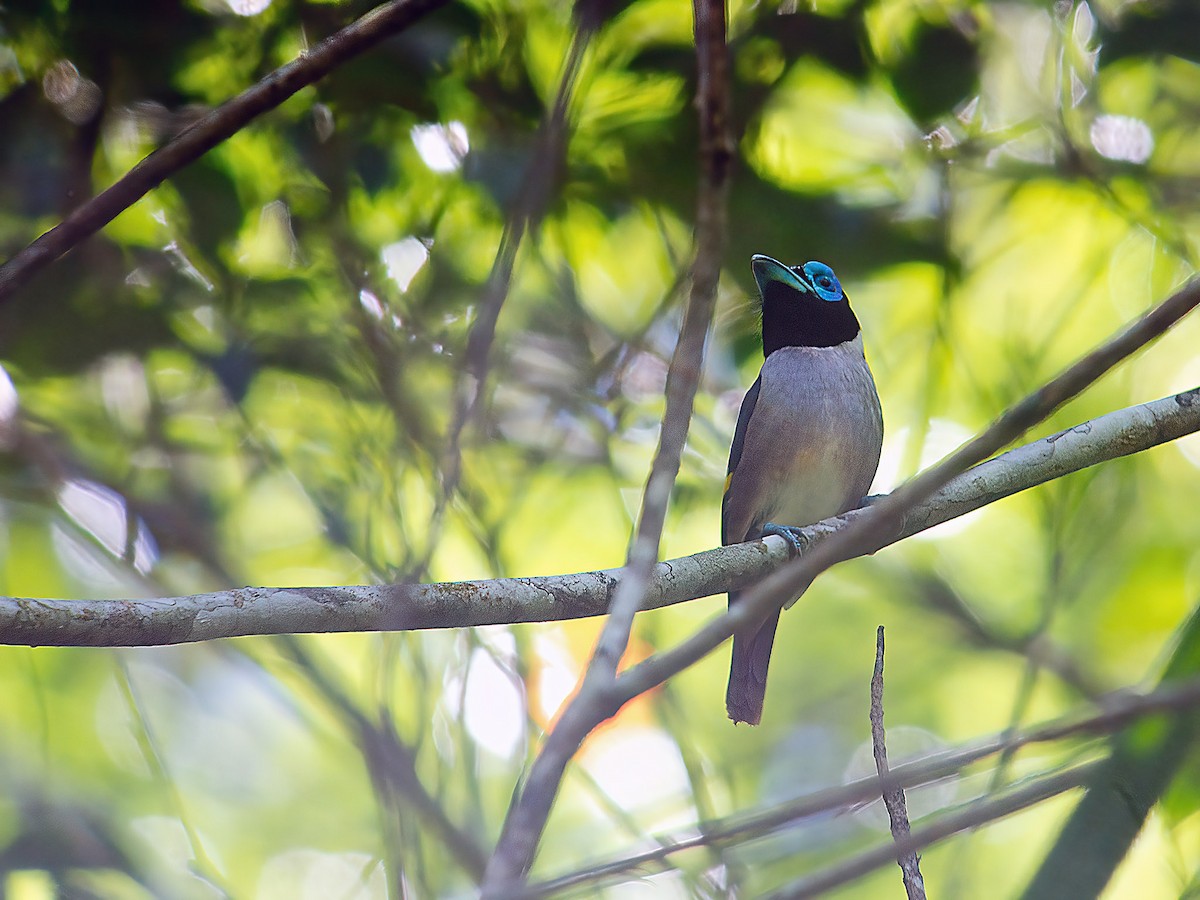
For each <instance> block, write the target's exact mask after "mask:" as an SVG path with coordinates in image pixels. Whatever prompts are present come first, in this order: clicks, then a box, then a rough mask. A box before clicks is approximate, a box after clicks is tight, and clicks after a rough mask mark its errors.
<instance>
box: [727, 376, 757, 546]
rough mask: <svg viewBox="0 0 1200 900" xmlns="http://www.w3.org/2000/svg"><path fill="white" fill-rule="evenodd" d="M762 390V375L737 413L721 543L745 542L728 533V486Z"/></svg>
mask: <svg viewBox="0 0 1200 900" xmlns="http://www.w3.org/2000/svg"><path fill="white" fill-rule="evenodd" d="M761 389H762V373H759V376H758V378H756V379H754V384H752V385H751V386H750V390H748V391H746V396H745V398H744V399H743V400H742V408H741V409H740V410H739V411H738V420H737V427H736V428H735V429H734V430H733V445H732V446H731V447H730V448H729V469H728V474H726V476H725V493H724V494H723V495H722V497H721V543H722V544H723V545H724V544H731V543H737V542H738V541H742V540H745V538H746V536H745V534H737V533H735V532H731V531H730V526H731V525H732V523H731V522H730V512H731V510H730V508H729V486H730V484H732V483H733V472H734V470H735V469H736V468H737V467H738V463H739V462H741V461H742V449H743V448H744V446H745V444H746V429H747V427H748V426H749V425H750V416H752V415H753V414H754V407H755V406H756V405H757V403H758V392H759V390H761Z"/></svg>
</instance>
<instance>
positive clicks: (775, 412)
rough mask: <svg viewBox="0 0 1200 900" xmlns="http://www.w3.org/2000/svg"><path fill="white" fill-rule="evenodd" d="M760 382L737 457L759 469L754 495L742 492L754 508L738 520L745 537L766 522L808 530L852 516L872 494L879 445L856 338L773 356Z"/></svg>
mask: <svg viewBox="0 0 1200 900" xmlns="http://www.w3.org/2000/svg"><path fill="white" fill-rule="evenodd" d="M761 377H762V387H761V390H760V392H759V396H758V403H757V405H756V406H755V408H754V413H753V416H752V418H751V422H750V427H749V428H748V430H747V434H746V446H745V448H744V451H743V459H747V458H748V459H751V460H754V461H755V464H756V466H757V465H760V466H761V468H760V470H759V472H758V474H757V476H756V479H755V480H756V481H759V484H758V485H756V486H755V487H756V488H757V489H756V490H753V491H749V492H746V495H747V496H754V497H755V501H753V502H751V503H750V504H748V505H747V508H746V509H744V510H743V511H742V515H741V516H739V518H742V519H743V520H744V525H745V529H746V531H747V532H749V533H751V534H753V533H754V532H755V530H756V529H758V528H761V527H762V525H763V524H764V523H766V522H774V523H776V524H780V525H809V524H812V523H813V522H818V521H820V520H821V519H824V518H827V517H828V516H832V515H836V514H837V513H840V512H844V511H845V510H847V509H849V508H852V507H853V506H854V505H855V504H857V502H858V501H859V500H860V499H861V498H862V497H863V496H865V495H866V493H867V491H868V490H869V489H870V487H871V481H872V479H873V478H874V477H875V470H876V469H877V468H878V466H879V453H880V448H881V447H882V444H883V415H882V412H881V411H880V407H879V395H878V394H877V393H876V390H875V381H874V379H873V378H872V376H871V370H870V368H869V367H868V366H867V361H866V359H865V358H864V356H863V349H862V337H861V335H859V336H857V337H855V339H854V340H852V341H847V342H846V343H844V344H839V345H837V346H834V347H784V348H781V349H779V350H776V351H775V352H774V353H772V354H771V355H770V356H769V357H768V358H767V360H766V362H765V363H764V364H763V368H762V376H761ZM739 468H742V467H739ZM734 477H735V478H736V477H737V474H736V473H735V475H734ZM730 524H734V523H730ZM735 527H736V526H735Z"/></svg>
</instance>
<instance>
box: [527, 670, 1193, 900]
mask: <svg viewBox="0 0 1200 900" xmlns="http://www.w3.org/2000/svg"><path fill="white" fill-rule="evenodd" d="M1097 703H1098V704H1099V706H1100V707H1101V710H1102V711H1101V712H1098V713H1093V714H1091V715H1088V716H1084V717H1080V716H1077V715H1076V716H1066V717H1063V718H1061V719H1057V720H1055V721H1052V722H1046V723H1044V724H1042V725H1038V726H1036V727H1032V728H1028V729H1026V730H1024V731H1021V732H1017V733H1005V734H1000V735H996V736H994V737H991V738H988V739H985V740H983V741H977V742H972V743H970V744H965V745H962V746H960V747H956V748H953V749H949V750H943V751H940V752H937V753H933V754H931V755H929V756H927V757H923V758H921V759H918V760H913V761H910V762H906V763H902V764H901V765H898V766H895V767H893V768H892V769H891V770H890V771H889V773H888V775H887V776H886V777H883V778H880V777H878V776H876V775H872V776H868V777H865V778H860V779H858V780H857V781H852V782H850V783H848V784H844V785H838V786H837V787H830V788H825V789H823V790H820V791H817V792H815V793H812V794H808V795H806V796H803V797H799V798H797V799H795V800H791V801H789V802H787V803H782V804H779V805H778V806H775V807H772V808H770V809H765V810H761V811H758V812H754V813H749V814H747V813H741V814H738V815H733V816H729V817H726V818H722V819H718V820H714V821H711V822H702V823H700V825H699V826H698V828H697V833H696V834H692V835H687V836H679V835H674V836H660V837H657V838H655V839H654V841H655V843H656V844H657V846H655V847H654V848H652V849H650V850H645V851H642V852H638V853H631V854H628V855H625V856H622V857H620V858H618V859H613V860H610V861H608V862H603V863H596V864H593V865H591V866H588V867H585V868H581V869H579V870H577V871H574V872H570V873H568V874H565V875H561V876H559V877H557V878H552V879H548V880H546V881H541V882H536V883H534V884H530V885H528V886H526V887H525V888H522V889H516V890H514V891H513V892H511V894H505V896H506V897H508V896H511V897H544V896H549V895H552V894H555V893H558V892H561V891H564V890H566V889H568V888H574V887H579V886H580V885H584V884H590V883H593V882H599V881H603V880H605V879H608V878H613V877H616V876H619V875H623V874H626V873H629V872H633V871H642V872H643V873H644V872H647V871H651V872H653V871H661V870H663V869H665V868H666V867H667V865H666V861H667V860H668V859H669V858H670V857H671V856H673V855H675V854H677V853H682V852H685V851H687V850H694V849H696V848H698V847H705V846H710V845H714V844H716V845H726V844H732V843H735V842H746V841H750V840H754V839H756V838H759V837H762V836H764V835H767V834H770V833H772V832H774V831H777V830H779V829H781V828H784V827H786V826H789V825H795V824H797V823H799V822H801V821H802V820H804V819H808V818H812V817H814V816H819V815H821V814H823V813H829V812H831V811H835V810H852V809H855V808H857V807H858V806H860V805H861V804H864V803H868V802H870V801H871V800H872V799H873V798H875V797H878V796H879V792H880V789H881V788H884V789H890V788H904V789H907V788H915V787H919V786H921V785H925V784H930V783H932V782H935V781H939V780H941V779H944V778H946V777H949V776H952V775H956V774H958V773H960V772H962V771H963V770H964V769H966V768H968V767H969V766H972V765H974V764H975V763H978V762H980V761H981V760H984V759H987V758H988V757H991V756H995V755H997V754H1013V753H1015V752H1016V751H1018V750H1020V749H1022V748H1024V747H1029V746H1031V745H1034V744H1044V743H1050V742H1053V741H1060V740H1064V739H1068V738H1078V737H1080V736H1099V735H1107V734H1112V733H1115V732H1118V731H1120V730H1122V729H1124V728H1127V727H1129V726H1130V725H1132V724H1134V723H1136V722H1138V721H1139V720H1141V719H1143V718H1146V717H1147V716H1153V715H1157V714H1160V713H1177V712H1180V711H1186V710H1191V709H1193V708H1195V707H1196V706H1197V705H1200V679H1192V680H1190V681H1187V682H1177V683H1175V684H1171V685H1168V686H1165V687H1160V688H1158V689H1156V690H1154V691H1152V692H1150V693H1147V694H1140V695H1139V694H1131V693H1130V692H1129V691H1124V690H1122V691H1117V692H1114V693H1111V694H1108V695H1106V696H1104V697H1100V698H1097ZM893 856H894V851H893Z"/></svg>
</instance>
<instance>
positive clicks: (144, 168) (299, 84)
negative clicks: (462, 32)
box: [0, 0, 445, 303]
mask: <svg viewBox="0 0 1200 900" xmlns="http://www.w3.org/2000/svg"><path fill="white" fill-rule="evenodd" d="M444 3H445V0H395V2H393V3H385V4H383V5H382V6H378V7H376V8H375V9H373V10H371V11H370V12H369V13H367V14H366V15H365V16H363V17H362V18H361V19H359V20H358V21H356V22H354V23H353V24H351V25H348V26H346V27H345V28H343V29H342V30H341V31H339V32H337V33H336V34H334V35H331V36H330V37H328V38H326V39H325V40H324V41H322V42H321V43H320V44H318V45H317V46H316V47H314V48H312V50H310V51H309V52H307V53H305V54H304V55H303V56H301V57H300V58H299V59H296V60H294V61H292V62H290V63H288V64H287V65H286V66H282V67H281V68H279V69H276V70H275V71H274V72H272V73H271V74H270V75H268V76H267V77H266V78H264V79H263V80H262V81H260V82H258V84H256V85H254V86H253V87H251V88H248V89H247V90H245V91H243V92H242V93H240V94H238V95H237V96H236V97H234V98H233V99H232V100H229V101H227V102H225V103H223V104H222V105H221V106H219V107H218V108H217V109H215V110H213V111H212V112H210V113H209V114H208V115H206V116H205V117H204V118H202V119H201V120H200V121H199V122H197V123H196V124H195V125H193V126H191V127H190V128H188V129H187V130H185V131H184V132H183V133H181V134H180V135H179V136H178V137H176V138H175V139H174V140H172V141H171V142H170V143H168V144H166V145H165V146H164V147H161V148H159V149H158V150H155V151H154V152H153V153H151V154H150V155H149V156H147V157H146V158H145V159H143V160H142V161H141V162H139V163H138V164H137V165H136V166H134V167H133V168H132V169H130V170H129V171H128V172H127V173H126V174H125V175H124V176H123V177H121V179H120V180H118V181H117V182H116V183H115V184H113V185H112V186H110V187H108V188H106V189H105V190H104V191H101V192H100V193H99V194H97V195H96V196H95V197H93V198H92V199H90V200H89V201H87V202H86V203H84V204H83V205H82V206H80V207H79V208H78V209H76V210H75V211H74V212H73V213H71V214H70V215H69V216H67V217H66V218H65V219H63V221H62V222H61V223H59V224H58V225H56V226H54V227H53V228H51V229H50V230H49V231H47V232H46V233H45V234H43V235H42V236H41V237H39V238H38V239H37V240H36V241H34V242H33V243H32V244H30V245H29V246H28V247H26V248H25V249H24V250H22V251H21V252H20V253H18V254H17V255H16V256H14V257H13V258H12V259H10V260H9V261H8V262H6V263H5V264H4V265H3V266H0V303H3V302H4V301H5V300H6V299H7V298H8V297H10V296H11V295H12V294H13V293H14V292H15V291H16V290H17V289H18V288H20V287H21V286H22V285H23V284H25V282H26V281H28V280H29V279H30V278H31V277H32V276H33V275H34V273H36V272H37V271H38V270H39V269H42V268H44V267H45V266H47V265H49V264H50V263H52V262H54V260H56V259H58V258H59V257H60V256H62V255H63V254H64V253H66V252H67V251H68V250H70V249H72V248H73V247H75V246H76V245H77V244H79V243H81V242H83V241H84V240H85V239H87V238H88V237H90V236H91V235H93V234H95V233H96V232H97V231H99V230H100V229H101V228H103V227H104V226H105V225H107V224H108V223H109V222H111V221H112V220H113V219H115V218H116V217H117V216H118V215H120V214H121V213H122V212H124V211H125V210H126V209H128V208H129V207H130V206H132V205H133V204H134V203H136V202H137V201H138V200H140V199H141V198H142V197H144V196H145V195H146V194H147V193H149V192H150V191H151V190H153V189H154V188H156V187H157V186H158V185H160V184H162V182H163V181H165V180H166V179H167V178H169V177H170V176H171V175H173V174H175V173H176V172H178V171H179V170H180V169H182V168H183V167H184V166H186V165H188V164H190V163H193V162H195V161H196V160H197V159H199V158H200V157H201V156H203V155H204V154H205V153H207V152H208V151H209V150H211V149H212V148H213V147H215V146H217V145H218V144H220V143H221V142H222V141H224V140H226V139H227V138H229V137H231V136H232V135H234V134H236V133H237V132H238V131H239V130H240V129H242V128H244V127H245V126H246V125H247V124H249V123H250V122H252V121H253V120H254V119H256V118H257V117H258V116H260V115H262V114H263V113H265V112H268V111H269V110H272V109H274V108H275V107H277V106H279V105H280V104H281V103H283V101H285V100H287V99H288V98H289V97H291V96H292V95H293V94H295V93H296V92H297V91H299V90H300V89H301V88H304V87H307V86H308V85H310V84H312V83H313V82H315V81H317V80H318V79H320V78H322V77H324V76H325V75H327V74H328V73H329V72H331V71H332V70H333V69H335V68H336V67H337V66H339V65H341V64H342V63H344V62H346V60H348V59H351V58H352V57H354V56H357V55H358V54H360V53H363V52H364V51H366V50H369V49H370V48H372V47H374V46H375V45H376V44H378V43H379V42H380V41H382V40H384V39H385V38H388V37H390V36H391V35H394V34H396V33H397V32H399V31H402V30H403V29H405V28H407V27H408V26H409V25H411V24H412V23H413V22H415V21H416V20H417V19H419V18H420V17H421V16H423V15H425V14H426V13H428V12H430V11H431V10H434V9H436V8H438V7H439V6H442V5H443V4H444Z"/></svg>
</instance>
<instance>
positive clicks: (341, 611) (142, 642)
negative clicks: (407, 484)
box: [0, 388, 1200, 647]
mask: <svg viewBox="0 0 1200 900" xmlns="http://www.w3.org/2000/svg"><path fill="white" fill-rule="evenodd" d="M1198 430H1200V388H1194V389H1192V390H1190V391H1185V392H1184V393H1181V394H1176V395H1174V396H1172V397H1165V398H1163V399H1161V400H1155V401H1152V402H1150V403H1143V404H1138V405H1137V406H1132V407H1127V408H1126V409H1122V410H1118V411H1116V412H1111V413H1108V414H1106V415H1104V416H1100V417H1099V418H1097V419H1092V420H1091V421H1089V422H1084V423H1082V424H1080V425H1076V426H1075V427H1073V428H1068V429H1067V430H1066V431H1062V432H1059V433H1058V434H1055V435H1051V436H1049V437H1045V438H1040V439H1038V440H1036V441H1033V442H1032V443H1030V444H1026V445H1025V446H1023V447H1018V448H1017V449H1015V450H1011V451H1009V452H1008V453H1005V454H1003V455H1001V456H998V457H996V458H995V459H992V460H989V461H988V462H986V463H983V464H981V465H979V466H976V467H975V468H973V469H970V470H968V471H967V472H964V473H963V474H962V475H959V476H958V477H957V478H954V479H952V480H951V481H950V482H949V483H947V485H946V486H945V487H944V488H942V489H941V490H940V491H938V492H937V493H936V494H934V495H933V496H932V497H931V498H929V499H928V500H927V501H925V502H924V503H921V504H919V505H918V506H916V507H915V508H913V509H912V510H910V511H909V513H908V515H907V516H906V517H905V520H904V526H903V527H902V528H901V530H900V531H899V532H898V533H897V534H893V535H888V536H886V537H885V538H884V539H882V540H881V541H880V542H879V546H880V547H882V546H886V545H888V544H891V543H894V542H896V541H899V540H902V539H904V538H906V537H909V536H911V535H913V534H917V533H919V532H921V531H924V530H925V529H927V528H932V527H933V526H934V525H938V524H941V523H942V522H947V521H949V520H950V519H953V518H955V517H956V516H961V515H964V514H965V513H968V512H972V511H973V510H976V509H979V508H980V507H983V506H986V505H987V504H989V503H993V502H995V501H996V500H999V499H1002V498H1004V497H1007V496H1010V495H1011V494H1015V493H1017V492H1019V491H1023V490H1026V489H1028V488H1031V487H1034V486H1035V485H1039V484H1042V483H1044V482H1046V481H1049V480H1051V479H1054V478H1059V477H1061V476H1063V475H1066V474H1069V473H1071V472H1075V471H1078V470H1080V469H1083V468H1086V467H1087V466H1091V465H1096V464H1097V463H1100V462H1104V461H1106V460H1110V459H1116V458H1117V457H1120V456H1126V455H1129V454H1131V453H1136V452H1139V451H1141V450H1146V449H1149V448H1150V447H1155V446H1157V445H1159V444H1162V443H1165V442H1167V441H1171V440H1174V439H1176V438H1178V437H1182V436H1183V435H1186V434H1191V433H1193V432H1196V431H1198ZM867 512H868V511H867V510H857V511H854V512H852V513H848V514H847V515H845V516H840V517H836V518H833V519H827V520H826V521H824V522H818V523H817V524H815V525H811V526H808V527H807V528H805V529H803V534H804V538H805V541H806V543H807V544H808V546H809V548H810V550H811V549H812V548H813V547H815V546H817V545H818V544H819V543H820V542H821V541H824V540H828V539H829V538H830V537H832V536H833V535H835V534H837V533H838V532H839V531H841V530H842V529H844V528H846V527H848V525H849V524H850V523H852V522H854V521H855V520H857V519H858V518H860V517H862V516H863V515H865V514H866V513H867ZM874 549H877V548H873V547H868V548H867V549H866V550H862V551H859V552H864V553H865V552H872V551H873V550H874ZM789 552H790V551H789V549H788V544H787V542H785V541H784V540H783V539H782V538H778V537H773V536H772V537H768V538H765V539H764V540H762V541H757V542H751V543H746V544H733V545H731V546H728V547H720V548H717V549H714V550H706V551H704V552H702V553H697V554H694V555H692V556H685V557H682V558H680V559H673V560H670V561H667V562H661V563H659V564H658V565H657V566H655V567H654V568H653V570H652V573H651V578H650V581H649V583H648V585H647V588H646V590H645V592H644V597H643V599H642V604H641V607H640V608H641V609H657V608H660V607H663V606H669V605H671V604H673V603H682V602H684V601H687V600H692V599H695V598H697V597H706V596H708V595H710V594H715V593H722V592H725V591H727V590H729V589H730V588H735V589H736V588H741V587H744V586H746V585H748V584H752V583H753V582H755V581H756V580H758V579H761V578H763V577H764V576H766V575H768V574H770V573H771V572H773V571H775V570H777V569H779V568H780V567H781V566H782V565H784V564H785V563H786V562H787V560H788V558H789ZM624 577H625V572H624V570H623V569H602V570H599V571H593V572H582V573H579V574H574V575H554V576H547V577H541V578H500V579H494V580H490V581H464V582H452V583H447V584H416V585H414V584H392V585H360V586H341V587H310V588H249V587H248V588H238V589H236V590H231V591H217V592H214V593H210V594H195V595H192V596H188V597H165V598H157V599H149V600H147V599H126V600H50V599H39V598H28V597H0V644H16V645H27V646H84V647H102V646H103V647H115V646H158V645H164V644H178V643H185V642H188V641H206V640H214V639H217V638H225V637H238V636H242V635H251V634H280V633H284V632H288V633H293V634H299V633H305V632H321V633H328V632H335V631H407V630H419V629H426V628H464V627H469V626H473V625H491V624H501V623H508V624H511V623H517V622H549V621H561V620H563V619H575V618H582V617H585V616H595V615H602V614H603V613H604V612H606V611H607V609H608V607H609V602H610V600H611V598H612V597H613V595H614V593H615V591H616V590H617V587H618V585H619V584H620V583H621V580H622V579H623V578H624Z"/></svg>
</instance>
